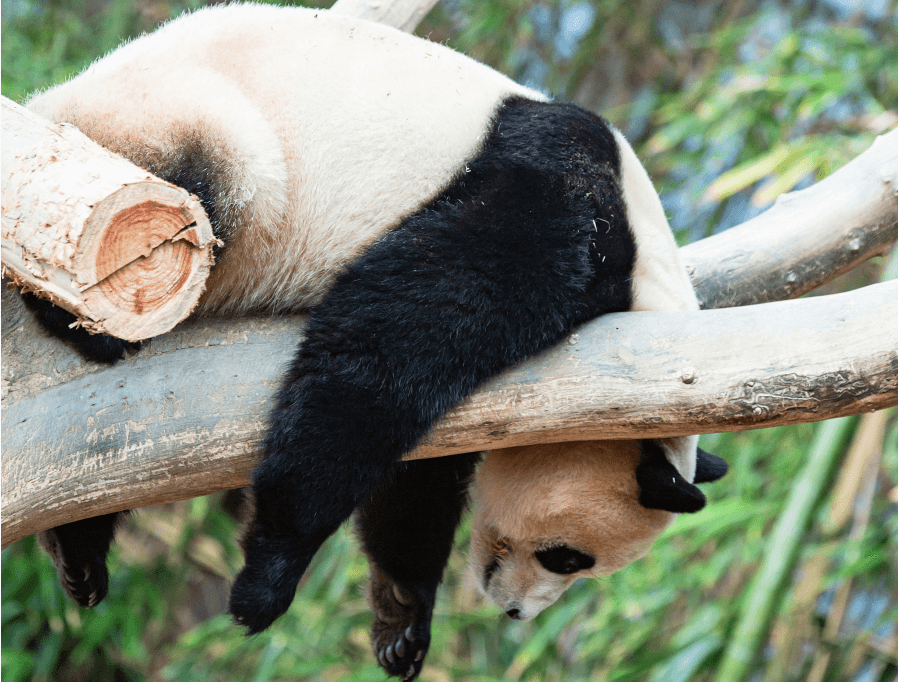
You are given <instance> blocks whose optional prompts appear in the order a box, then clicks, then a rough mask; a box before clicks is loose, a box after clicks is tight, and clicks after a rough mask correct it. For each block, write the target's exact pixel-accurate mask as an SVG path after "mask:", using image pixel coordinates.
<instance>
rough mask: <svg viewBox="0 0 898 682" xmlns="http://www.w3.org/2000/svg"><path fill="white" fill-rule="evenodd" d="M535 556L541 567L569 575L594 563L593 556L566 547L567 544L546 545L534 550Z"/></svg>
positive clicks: (590, 566)
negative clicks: (545, 547)
mask: <svg viewBox="0 0 898 682" xmlns="http://www.w3.org/2000/svg"><path fill="white" fill-rule="evenodd" d="M535 554H536V558H537V560H538V561H539V563H541V564H542V566H543V568H545V569H546V570H547V571H551V572H552V573H559V574H561V575H570V574H571V573H577V572H578V571H583V570H586V569H588V568H592V567H593V566H595V564H596V560H595V558H594V557H591V556H590V555H589V554H585V553H584V552H581V551H580V550H579V549H574V548H572V547H568V546H567V545H558V546H556V547H548V548H547V549H540V550H537V551H536V552H535Z"/></svg>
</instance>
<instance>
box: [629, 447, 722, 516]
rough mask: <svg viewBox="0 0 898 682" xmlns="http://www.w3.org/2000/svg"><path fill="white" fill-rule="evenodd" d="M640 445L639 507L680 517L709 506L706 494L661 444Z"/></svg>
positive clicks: (637, 469)
mask: <svg viewBox="0 0 898 682" xmlns="http://www.w3.org/2000/svg"><path fill="white" fill-rule="evenodd" d="M639 444H640V450H641V452H640V455H639V464H637V465H636V482H637V483H638V484H639V504H641V505H642V506H643V507H645V508H646V509H663V510H664V511H669V512H674V513H676V514H682V513H685V512H697V511H698V510H699V509H701V508H702V507H704V506H705V496H704V494H703V493H702V491H701V490H699V489H698V488H696V487H695V486H694V485H692V484H691V483H690V482H689V481H687V480H686V479H685V478H683V477H682V476H681V475H680V472H679V471H677V468H676V467H675V466H674V465H673V464H671V463H670V462H669V461H668V459H667V457H666V456H665V454H664V450H662V449H661V446H660V445H658V443H656V442H655V441H653V440H641V441H639ZM721 475H722V474H721Z"/></svg>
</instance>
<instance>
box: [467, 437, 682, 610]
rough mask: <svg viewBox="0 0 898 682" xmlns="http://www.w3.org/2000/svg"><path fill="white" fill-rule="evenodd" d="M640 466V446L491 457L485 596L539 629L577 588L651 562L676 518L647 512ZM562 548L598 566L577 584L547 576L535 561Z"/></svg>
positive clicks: (475, 533)
mask: <svg viewBox="0 0 898 682" xmlns="http://www.w3.org/2000/svg"><path fill="white" fill-rule="evenodd" d="M638 458H639V451H638V446H637V443H636V442H635V441H589V442H574V443H556V444H552V445H539V446H525V447H520V448H508V449H504V450H493V451H492V452H490V453H488V455H487V457H486V458H485V460H484V462H483V464H482V466H481V469H480V471H479V472H478V475H477V479H476V482H475V486H474V492H473V496H474V509H475V511H474V523H473V530H472V535H471V560H470V570H471V571H472V572H473V577H474V578H475V580H476V582H477V585H478V587H479V589H480V591H481V592H482V593H483V594H484V596H486V597H487V598H488V599H489V600H490V601H492V602H493V603H495V604H496V605H498V606H499V607H500V608H502V609H503V610H505V611H511V612H512V615H513V616H514V617H516V618H519V619H521V620H529V619H530V618H533V617H534V616H536V615H537V614H538V613H539V612H540V611H542V610H543V609H544V608H546V607H547V606H549V605H550V604H551V603H552V602H554V601H555V600H556V599H557V598H558V597H559V596H560V595H561V593H562V592H563V591H564V590H565V589H566V588H567V587H568V585H570V584H571V583H572V582H573V581H574V580H576V579H577V578H580V577H584V576H602V575H608V574H609V573H613V572H614V571H617V570H619V569H621V568H623V567H624V566H627V565H628V564H630V563H632V562H633V561H635V560H636V559H638V558H640V557H642V556H643V555H644V554H645V553H646V552H647V551H648V549H649V547H651V545H652V543H653V542H654V541H655V539H656V538H657V537H658V536H659V535H660V534H661V532H662V531H663V530H664V529H665V528H666V527H667V526H668V524H670V522H671V521H672V520H673V519H674V518H675V516H676V514H672V513H670V512H666V511H661V510H657V509H646V508H645V507H643V506H641V505H640V504H639V502H638V500H637V497H638V494H639V486H638V485H637V483H636V474H635V471H636V464H637V461H638ZM562 545H566V546H568V547H570V548H572V549H575V550H578V551H580V552H583V553H584V554H587V555H590V556H591V557H593V558H594V559H595V565H594V566H593V567H592V568H590V569H587V570H581V571H577V572H575V573H571V574H569V575H561V574H558V573H553V572H551V571H549V570H546V569H545V568H544V567H543V566H542V564H541V563H540V562H539V561H538V559H537V557H536V554H535V553H536V552H537V551H538V550H541V549H546V548H549V547H558V546H562ZM488 568H491V570H490V571H489V573H490V575H489V579H486V574H487V572H488V571H487V569H488ZM514 610H517V612H516V613H515V612H514Z"/></svg>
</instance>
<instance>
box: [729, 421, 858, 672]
mask: <svg viewBox="0 0 898 682" xmlns="http://www.w3.org/2000/svg"><path fill="white" fill-rule="evenodd" d="M856 421H857V420H856V419H855V418H853V417H843V418H841V419H833V420H831V421H827V422H823V423H822V424H820V426H818V427H817V433H816V435H815V437H814V441H813V442H812V444H811V447H810V456H809V457H808V460H807V463H806V464H805V466H804V469H803V470H802V472H801V473H800V474H799V476H798V477H797V478H796V480H795V483H794V484H793V486H792V492H791V493H790V495H789V499H788V501H787V502H786V508H785V509H784V510H783V513H782V514H781V515H780V518H779V520H778V521H777V523H776V526H775V527H774V529H773V532H772V533H771V534H770V537H769V538H768V540H767V544H766V549H765V552H764V559H763V561H762V564H761V568H760V569H759V571H758V573H756V574H755V577H754V579H753V580H752V583H751V586H750V587H749V589H748V591H747V594H746V596H745V598H744V600H743V602H742V604H741V607H740V614H739V618H738V620H737V622H736V627H735V628H734V631H733V632H732V634H731V635H730V638H729V642H728V644H727V647H726V649H725V650H724V653H723V658H722V660H721V662H720V665H719V667H718V669H717V676H716V677H715V679H716V680H717V682H742V681H743V680H745V679H747V677H748V675H749V673H750V672H751V666H752V663H753V662H754V660H755V658H756V656H757V654H758V651H759V650H760V648H761V646H762V645H763V643H764V641H765V639H766V637H767V632H768V629H769V625H770V620H771V618H772V616H773V612H774V608H775V607H776V605H777V604H778V602H779V599H780V598H781V597H782V592H781V587H782V585H783V582H784V581H785V580H786V578H787V577H788V575H789V574H790V573H791V571H792V570H793V568H794V567H795V563H796V561H797V560H798V549H799V546H800V544H801V540H802V538H803V537H804V531H805V529H806V528H807V527H808V524H809V523H810V520H811V516H812V515H813V512H814V509H815V508H816V507H817V503H818V501H819V500H820V497H821V495H822V493H823V490H824V487H825V485H826V483H827V482H828V481H829V480H830V475H831V473H832V470H833V468H834V466H835V464H836V462H837V461H838V459H839V456H840V455H841V454H842V453H843V451H844V450H843V447H844V444H845V442H846V440H847V439H848V437H849V435H850V434H851V432H852V431H853V429H854V426H855V422H856Z"/></svg>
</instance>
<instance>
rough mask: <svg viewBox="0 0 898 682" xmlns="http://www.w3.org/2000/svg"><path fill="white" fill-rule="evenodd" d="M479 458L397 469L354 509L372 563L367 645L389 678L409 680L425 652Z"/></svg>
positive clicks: (449, 459) (415, 463) (444, 459)
mask: <svg viewBox="0 0 898 682" xmlns="http://www.w3.org/2000/svg"><path fill="white" fill-rule="evenodd" d="M479 459H480V455H479V453H477V454H466V455H454V456H450V457H437V458H434V459H424V460H413V461H410V462H400V463H398V464H397V465H396V467H395V469H394V472H393V475H391V476H390V477H389V479H388V480H387V481H385V482H384V484H383V485H381V486H378V488H377V489H376V490H375V491H374V493H373V494H372V495H371V497H370V498H369V499H368V500H367V502H365V504H364V505H363V506H362V507H361V508H360V509H359V510H358V513H357V516H356V524H357V526H358V531H359V535H360V537H361V540H362V546H363V548H364V550H365V553H366V554H367V555H368V559H369V562H370V571H369V583H368V601H369V603H370V604H371V609H372V611H373V613H374V623H373V626H372V631H371V645H372V648H373V650H374V655H375V656H376V657H377V660H378V662H379V663H380V665H381V666H382V667H383V668H384V670H386V671H387V672H388V673H390V674H391V675H397V676H399V677H401V678H402V679H404V680H411V679H414V678H415V677H417V675H418V674H419V673H420V672H421V667H422V665H423V661H424V656H425V654H426V653H427V649H428V647H429V646H430V620H431V617H432V615H433V607H434V601H435V599H436V592H437V586H438V585H439V583H440V580H441V579H442V575H443V570H444V568H445V566H446V562H447V561H448V560H449V553H450V552H451V550H452V541H453V537H454V535H455V530H456V528H457V527H458V523H459V521H460V520H461V515H462V511H463V510H464V507H465V504H466V502H467V499H468V483H469V481H470V479H471V477H472V476H473V473H474V467H475V465H476V464H477V461H478V460H479Z"/></svg>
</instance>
